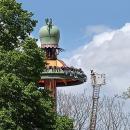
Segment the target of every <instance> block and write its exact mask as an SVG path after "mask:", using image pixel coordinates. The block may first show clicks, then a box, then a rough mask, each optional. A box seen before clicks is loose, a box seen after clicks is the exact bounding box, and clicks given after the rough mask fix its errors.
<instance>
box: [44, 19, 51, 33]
mask: <svg viewBox="0 0 130 130" xmlns="http://www.w3.org/2000/svg"><path fill="white" fill-rule="evenodd" d="M45 22H46V25H47V27H48V32H49V35H50V30H51V29H52V18H50V19H49V18H46V19H45Z"/></svg>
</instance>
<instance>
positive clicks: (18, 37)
mask: <svg viewBox="0 0 130 130" xmlns="http://www.w3.org/2000/svg"><path fill="white" fill-rule="evenodd" d="M32 16H33V14H32V13H31V12H28V11H27V10H23V9H22V7H21V4H20V3H17V2H16V1H15V0H0V46H2V47H3V48H4V49H5V50H12V49H14V48H15V47H18V46H19V45H20V44H21V43H22V41H24V40H25V38H26V37H28V35H29V34H30V33H31V32H32V31H33V27H35V26H36V23H37V21H36V20H32V19H31V17H32Z"/></svg>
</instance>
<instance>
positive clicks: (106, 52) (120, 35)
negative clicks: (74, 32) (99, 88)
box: [66, 23, 130, 95]
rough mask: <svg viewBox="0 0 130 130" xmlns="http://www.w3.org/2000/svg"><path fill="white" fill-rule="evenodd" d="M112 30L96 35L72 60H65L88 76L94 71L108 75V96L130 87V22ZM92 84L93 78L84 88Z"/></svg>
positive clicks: (104, 90)
mask: <svg viewBox="0 0 130 130" xmlns="http://www.w3.org/2000/svg"><path fill="white" fill-rule="evenodd" d="M93 30H94V29H93ZM110 30H111V29H108V31H105V32H102V33H100V34H96V35H95V36H94V37H93V39H92V40H91V41H90V42H89V43H86V45H85V46H84V47H82V48H81V49H80V50H79V49H77V51H76V53H75V54H74V55H73V56H72V57H71V58H70V59H66V62H67V63H68V64H69V65H71V66H72V65H73V66H75V67H79V68H82V69H83V70H84V71H85V72H86V74H87V75H88V77H89V75H90V70H91V69H94V70H96V71H97V72H99V73H105V74H106V82H107V85H105V86H104V87H103V92H104V94H106V95H109V94H116V93H117V94H119V93H120V94H121V93H122V92H123V91H126V89H127V88H128V87H129V86H130V23H127V24H125V25H124V26H123V27H122V28H120V29H116V30H111V31H110ZM89 83H90V79H88V83H87V84H85V85H83V86H89ZM83 86H80V87H81V88H82V87H83ZM80 87H78V88H80Z"/></svg>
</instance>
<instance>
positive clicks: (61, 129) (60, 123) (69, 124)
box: [56, 116, 73, 130]
mask: <svg viewBox="0 0 130 130" xmlns="http://www.w3.org/2000/svg"><path fill="white" fill-rule="evenodd" d="M56 130H73V120H72V119H69V118H68V116H57V118H56Z"/></svg>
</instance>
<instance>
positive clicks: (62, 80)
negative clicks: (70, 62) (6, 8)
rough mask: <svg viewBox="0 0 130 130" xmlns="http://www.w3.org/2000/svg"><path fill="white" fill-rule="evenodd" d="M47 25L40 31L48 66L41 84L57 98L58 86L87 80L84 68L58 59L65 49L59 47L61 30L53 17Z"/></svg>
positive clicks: (48, 20)
mask: <svg viewBox="0 0 130 130" xmlns="http://www.w3.org/2000/svg"><path fill="white" fill-rule="evenodd" d="M45 21H46V25H45V26H43V27H42V28H41V29H40V31H39V37H40V42H41V48H42V49H43V50H44V52H45V62H46V66H45V69H44V71H43V73H42V76H41V80H40V81H39V86H41V87H44V88H45V89H49V90H50V91H52V94H51V96H52V97H53V98H54V99H55V100H56V89H57V87H63V86H72V85H78V84H82V83H84V82H86V75H85V74H84V72H83V71H82V69H77V68H74V67H68V66H67V65H66V64H65V63H64V61H62V60H59V59H58V54H59V53H60V52H61V51H63V49H62V48H60V47H59V40H60V31H59V29H58V27H57V26H55V25H53V23H52V19H46V20H45Z"/></svg>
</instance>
